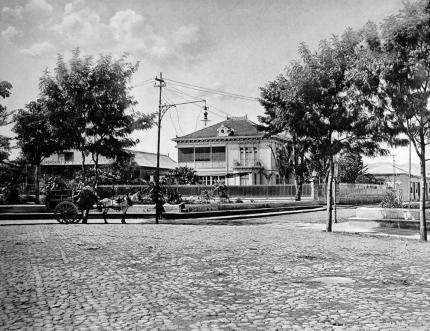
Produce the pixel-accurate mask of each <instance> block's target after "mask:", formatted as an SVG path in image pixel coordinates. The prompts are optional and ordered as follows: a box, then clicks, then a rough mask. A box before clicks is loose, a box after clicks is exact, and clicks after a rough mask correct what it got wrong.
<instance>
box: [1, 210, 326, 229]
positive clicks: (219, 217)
mask: <svg viewBox="0 0 430 331" xmlns="http://www.w3.org/2000/svg"><path fill="white" fill-rule="evenodd" d="M265 209H266V208H265ZM267 209H271V208H267ZM267 209H266V210H265V211H264V212H262V211H261V210H260V211H259V212H258V213H249V210H242V211H246V212H248V213H242V214H238V213H236V214H233V213H228V211H222V212H223V214H215V215H214V213H211V214H210V215H209V213H207V212H205V213H200V212H199V213H184V214H188V215H187V216H188V217H187V218H184V217H183V216H184V215H182V214H178V213H168V214H165V215H168V217H167V218H166V217H164V218H162V219H161V221H160V224H193V223H196V222H199V223H202V222H205V221H206V222H209V223H210V222H212V223H213V222H214V221H228V220H237V219H244V218H258V217H269V216H279V215H288V214H302V213H309V212H315V211H323V210H325V208H324V207H320V206H313V207H312V208H311V207H307V208H301V209H299V208H294V209H290V210H282V211H280V210H279V209H277V210H267ZM235 212H238V211H235ZM1 215H5V214H0V216H1ZM165 215H164V216H165ZM178 215H180V216H181V217H179V218H175V216H178ZM15 216H17V214H15ZM19 216H20V218H15V219H11V218H8V219H6V218H0V226H6V225H31V224H59V223H57V221H56V220H55V219H54V216H53V214H51V213H44V214H43V215H37V214H36V215H34V216H43V217H40V218H34V217H29V214H19ZM21 216H22V217H21ZM25 216H26V217H25ZM91 216H92V217H91ZM121 217H122V215H121V214H118V213H116V214H113V213H112V214H109V215H108V221H109V220H112V219H117V220H118V219H121ZM153 218H155V215H154V214H127V217H126V220H127V219H134V220H136V219H141V220H145V221H143V222H139V223H142V224H152V222H149V221H150V220H152V219H153ZM89 219H93V220H103V217H101V215H98V214H93V215H91V214H90V218H89ZM43 220H46V221H48V222H47V223H44V222H41V221H43ZM2 221H9V222H7V224H2ZM12 221H18V222H14V223H10V222H12ZM19 221H23V222H22V223H21V222H19ZM32 221H33V222H32ZM24 222H25V223H24ZM216 223H217V222H215V224H216ZM133 224H136V222H133Z"/></svg>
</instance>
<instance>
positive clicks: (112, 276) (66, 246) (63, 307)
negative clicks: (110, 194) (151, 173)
mask: <svg viewBox="0 0 430 331" xmlns="http://www.w3.org/2000/svg"><path fill="white" fill-rule="evenodd" d="M345 213H346V211H345ZM323 217H324V213H321V212H320V213H310V214H301V215H289V216H278V217H277V218H273V219H270V220H263V219H261V220H260V222H259V223H258V222H257V221H256V220H253V222H252V223H251V224H250V225H247V223H246V222H245V221H243V222H242V223H236V224H242V225H234V226H228V225H163V224H160V225H141V224H126V225H121V224H109V225H99V224H88V225H82V224H76V225H60V224H58V225H33V226H4V227H1V228H0V250H1V255H0V258H1V261H0V310H1V314H0V329H2V330H25V329H29V330H292V329H299V330H301V329H308V330H315V329H317V330H318V329H328V330H331V329H334V330H377V329H381V330H430V244H429V243H421V242H419V241H417V240H411V239H404V238H390V237H375V236H371V235H355V234H354V235H352V234H341V233H331V234H329V233H324V232H322V231H320V230H315V229H309V228H301V227H297V226H292V224H294V223H296V222H297V221H298V220H300V219H301V220H302V221H304V222H316V223H318V222H320V221H321V219H323ZM291 222H292V223H291Z"/></svg>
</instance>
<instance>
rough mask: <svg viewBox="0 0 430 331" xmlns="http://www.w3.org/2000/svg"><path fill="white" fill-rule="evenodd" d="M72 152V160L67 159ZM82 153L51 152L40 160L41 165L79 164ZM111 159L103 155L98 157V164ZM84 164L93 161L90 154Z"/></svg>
mask: <svg viewBox="0 0 430 331" xmlns="http://www.w3.org/2000/svg"><path fill="white" fill-rule="evenodd" d="M69 154H72V155H73V156H72V160H70V159H68V155H69ZM82 159H83V158H82V154H81V153H80V152H78V151H65V152H63V153H56V154H52V155H51V156H50V157H47V158H45V159H44V160H43V161H42V165H81V164H82ZM110 163H112V160H109V159H107V158H106V157H104V156H100V157H99V164H100V165H103V164H110ZM85 164H86V165H93V164H94V162H93V160H92V158H91V156H90V155H89V156H87V157H86V158H85Z"/></svg>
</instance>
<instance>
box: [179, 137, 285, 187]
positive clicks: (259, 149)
mask: <svg viewBox="0 0 430 331" xmlns="http://www.w3.org/2000/svg"><path fill="white" fill-rule="evenodd" d="M271 145H272V146H275V143H273V142H270V141H256V140H255V141H225V142H216V143H211V142H193V143H184V142H178V144H177V146H176V147H177V148H178V160H180V158H179V149H180V148H196V147H210V146H225V149H226V162H225V167H212V166H211V163H210V162H209V163H206V164H199V162H179V161H178V166H188V167H191V168H194V169H195V170H196V172H197V175H198V176H226V178H225V182H226V184H227V185H269V184H276V183H277V182H276V179H277V178H276V175H277V174H278V171H277V168H276V162H275V160H274V158H273V155H272V151H271V149H270V146H271ZM241 148H250V149H251V150H252V160H251V162H250V163H251V164H250V165H254V164H255V162H257V161H258V162H260V163H261V164H262V166H263V167H262V168H259V167H258V166H255V167H246V165H247V164H246V162H244V160H243V156H242V159H241ZM254 148H256V153H255V154H254ZM237 163H239V164H241V165H243V167H242V168H241V167H239V166H238V165H237ZM261 172H264V174H262V173H261ZM241 177H242V178H241ZM245 182H246V184H244V183H245Z"/></svg>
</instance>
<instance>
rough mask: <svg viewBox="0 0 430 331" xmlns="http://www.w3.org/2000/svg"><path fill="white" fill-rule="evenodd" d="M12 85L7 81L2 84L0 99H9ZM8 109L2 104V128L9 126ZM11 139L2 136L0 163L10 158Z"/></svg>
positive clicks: (0, 123)
mask: <svg viewBox="0 0 430 331" xmlns="http://www.w3.org/2000/svg"><path fill="white" fill-rule="evenodd" d="M11 89H12V84H11V83H9V82H6V81H2V82H0V97H1V98H2V99H5V98H8V97H9V96H10V94H11ZM7 117H8V113H7V108H6V106H4V105H2V104H0V126H3V125H6V124H7ZM9 140H10V139H9V138H7V137H5V136H3V135H0V163H1V162H3V161H4V160H6V159H7V158H8V157H9V151H10V143H9Z"/></svg>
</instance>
